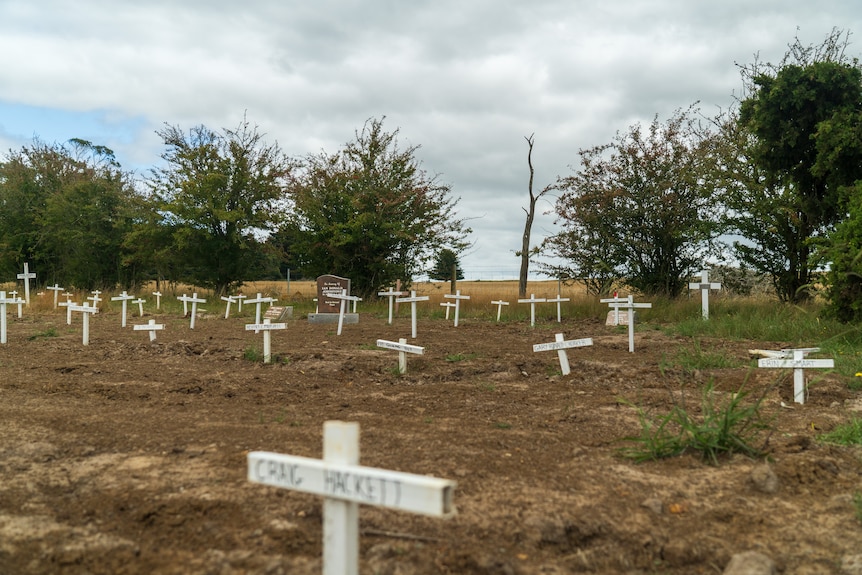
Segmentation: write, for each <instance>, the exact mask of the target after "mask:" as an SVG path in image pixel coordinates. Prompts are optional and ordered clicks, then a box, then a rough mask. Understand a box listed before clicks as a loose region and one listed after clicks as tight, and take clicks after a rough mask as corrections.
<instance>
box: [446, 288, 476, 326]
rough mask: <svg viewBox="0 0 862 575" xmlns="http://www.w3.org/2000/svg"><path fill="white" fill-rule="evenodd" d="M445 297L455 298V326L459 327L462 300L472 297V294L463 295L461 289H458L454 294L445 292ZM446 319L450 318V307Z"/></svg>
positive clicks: (447, 309)
mask: <svg viewBox="0 0 862 575" xmlns="http://www.w3.org/2000/svg"><path fill="white" fill-rule="evenodd" d="M443 297H445V298H449V299H454V300H455V327H458V312H459V310H460V309H461V300H462V299H470V296H468V295H461V290H456V291H455V293H454V294H451V293H447V294H443ZM446 319H449V308H446Z"/></svg>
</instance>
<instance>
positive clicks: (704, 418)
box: [619, 383, 771, 465]
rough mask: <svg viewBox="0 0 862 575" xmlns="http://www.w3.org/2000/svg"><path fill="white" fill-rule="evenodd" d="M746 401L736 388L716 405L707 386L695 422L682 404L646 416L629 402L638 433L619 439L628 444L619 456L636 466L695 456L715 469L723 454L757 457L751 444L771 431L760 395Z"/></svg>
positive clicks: (746, 394)
mask: <svg viewBox="0 0 862 575" xmlns="http://www.w3.org/2000/svg"><path fill="white" fill-rule="evenodd" d="M747 398H748V393H747V392H745V391H743V390H742V388H740V390H739V391H738V392H736V393H733V394H730V396H729V399H728V400H727V401H724V402H721V403H719V402H717V401H716V393H715V391H714V389H713V385H712V384H711V383H710V384H709V385H707V386H706V387H705V388H704V391H703V396H702V398H701V409H700V412H701V413H700V415H699V416H698V417H695V416H693V415H691V414H690V413H689V412H688V411H687V410H686V409H685V407H684V406H683V405H682V402H680V403H677V404H676V405H674V407H673V408H672V409H671V411H670V412H669V413H667V414H663V415H650V414H647V413H646V412H645V411H644V410H643V408H641V407H639V406H635V405H633V404H631V403H629V405H632V406H633V407H635V409H636V410H637V414H638V420H639V422H640V427H641V431H640V434H639V435H637V436H632V437H626V438H623V441H625V442H627V443H629V444H630V445H628V446H626V447H623V448H621V449H620V450H619V453H620V454H621V455H622V456H623V457H626V458H629V459H633V460H635V461H638V462H640V461H649V460H655V459H663V458H666V457H674V456H677V455H682V454H683V453H686V452H689V451H694V452H697V453H700V455H701V457H702V458H703V459H704V460H706V461H708V462H709V463H711V464H713V465H717V464H718V458H719V456H721V455H723V454H730V453H742V454H745V455H748V456H751V457H755V456H760V455H762V453H763V451H762V449H761V448H758V447H756V446H755V442H757V441H758V440H759V439H760V437H761V436H762V434H763V433H764V432H767V431H769V430H770V429H771V427H770V426H769V425H767V424H766V423H765V422H764V421H763V419H762V417H761V414H760V407H761V403H762V402H763V398H764V396H763V395H761V396H760V397H759V398H756V399H755V400H754V401H746V399H747Z"/></svg>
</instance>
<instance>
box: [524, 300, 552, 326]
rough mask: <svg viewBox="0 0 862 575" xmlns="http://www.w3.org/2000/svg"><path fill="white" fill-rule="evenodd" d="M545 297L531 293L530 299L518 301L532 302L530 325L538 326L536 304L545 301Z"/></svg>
mask: <svg viewBox="0 0 862 575" xmlns="http://www.w3.org/2000/svg"><path fill="white" fill-rule="evenodd" d="M545 301H547V300H545V298H543V297H542V298H537V297H536V296H535V295H534V294H530V299H519V300H518V303H528V304H530V327H536V304H537V303H545Z"/></svg>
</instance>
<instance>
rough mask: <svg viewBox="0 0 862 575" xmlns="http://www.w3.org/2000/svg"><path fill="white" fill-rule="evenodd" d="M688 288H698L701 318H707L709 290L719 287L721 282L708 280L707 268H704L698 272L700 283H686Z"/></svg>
mask: <svg viewBox="0 0 862 575" xmlns="http://www.w3.org/2000/svg"><path fill="white" fill-rule="evenodd" d="M688 289H699V290H700V302H701V314H702V315H703V319H709V290H711V289H716V290H717V289H721V284H719V283H710V282H709V270H707V269H705V270H703V271H702V272H700V283H697V282H692V283H690V284H688Z"/></svg>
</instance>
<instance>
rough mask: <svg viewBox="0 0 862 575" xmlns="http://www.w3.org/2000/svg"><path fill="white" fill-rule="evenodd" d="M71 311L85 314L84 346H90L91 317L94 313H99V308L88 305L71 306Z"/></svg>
mask: <svg viewBox="0 0 862 575" xmlns="http://www.w3.org/2000/svg"><path fill="white" fill-rule="evenodd" d="M69 311H79V312H81V313H82V314H84V333H83V336H82V337H83V344H84V345H90V316H91V315H92V314H94V313H99V308H97V307H96V306H94V305H93V306H91V305H90V304H88V303H85V304H84V305H75V304H73V305H70V306H69Z"/></svg>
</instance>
